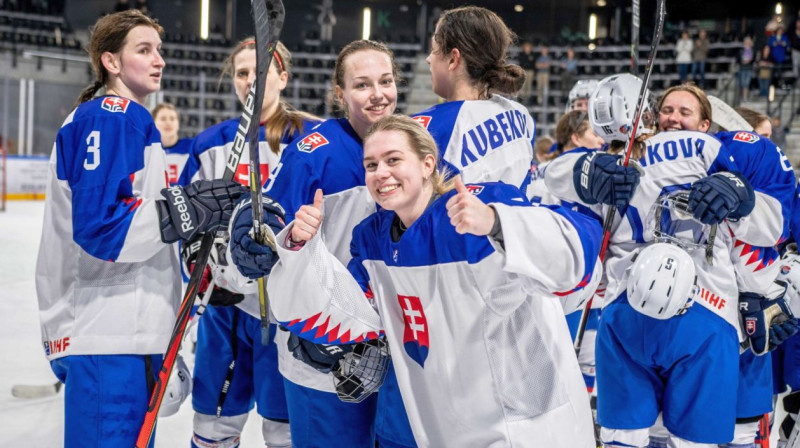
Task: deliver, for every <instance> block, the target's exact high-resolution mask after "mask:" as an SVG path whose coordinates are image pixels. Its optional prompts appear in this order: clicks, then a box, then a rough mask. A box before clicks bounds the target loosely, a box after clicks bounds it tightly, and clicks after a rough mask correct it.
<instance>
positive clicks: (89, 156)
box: [83, 131, 100, 170]
mask: <svg viewBox="0 0 800 448" xmlns="http://www.w3.org/2000/svg"><path fill="white" fill-rule="evenodd" d="M86 145H87V146H88V147H87V148H86V160H84V161H83V168H84V169H87V170H94V169H97V167H98V166H100V131H92V132H91V133H90V134H89V136H88V137H86Z"/></svg>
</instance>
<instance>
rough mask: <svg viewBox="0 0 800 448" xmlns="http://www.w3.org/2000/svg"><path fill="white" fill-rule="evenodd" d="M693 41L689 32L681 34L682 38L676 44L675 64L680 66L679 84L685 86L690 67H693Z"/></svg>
mask: <svg viewBox="0 0 800 448" xmlns="http://www.w3.org/2000/svg"><path fill="white" fill-rule="evenodd" d="M693 46H694V44H693V43H692V39H690V38H689V32H688V31H683V32H681V38H680V39H678V42H676V43H675V63H676V64H677V65H678V83H679V84H683V83H684V82H686V78H688V77H689V67H690V66H691V65H692V47H693Z"/></svg>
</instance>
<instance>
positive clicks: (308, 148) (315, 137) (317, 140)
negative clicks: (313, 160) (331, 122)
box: [297, 132, 328, 153]
mask: <svg viewBox="0 0 800 448" xmlns="http://www.w3.org/2000/svg"><path fill="white" fill-rule="evenodd" d="M327 144H328V139H326V138H325V136H324V135H322V134H320V133H319V132H315V133H313V134H311V135H308V136H307V137H306V138H304V139H303V140H302V141H301V142H300V143H298V144H297V149H299V150H300V151H302V152H308V153H311V152H314V150H316V149H317V148H319V147H320V146H325V145H327Z"/></svg>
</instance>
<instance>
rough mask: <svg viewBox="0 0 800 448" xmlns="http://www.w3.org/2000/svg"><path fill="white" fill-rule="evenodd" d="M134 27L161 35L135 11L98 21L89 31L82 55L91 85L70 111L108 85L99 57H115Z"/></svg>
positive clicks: (146, 19) (162, 32) (158, 30)
mask: <svg viewBox="0 0 800 448" xmlns="http://www.w3.org/2000/svg"><path fill="white" fill-rule="evenodd" d="M137 26H149V27H151V28H153V29H154V30H156V31H157V32H158V35H159V36H163V35H164V28H162V27H161V25H159V24H158V22H156V21H155V20H154V19H152V18H150V17H149V16H147V15H145V14H143V13H142V12H141V11H139V10H138V9H129V10H126V11H121V12H117V13H114V14H109V15H106V16H103V17H101V18H100V19H98V20H97V22H96V23H95V24H94V26H93V27H92V29H91V36H90V37H89V43H88V44H87V45H86V52H87V53H89V61H90V62H91V64H92V71H94V76H95V82H94V83H93V84H91V85H89V86H88V87H86V88H84V89H83V90H82V91H81V93H80V95H78V100H77V101H76V102H75V106H74V107H78V105H80V104H81V103H84V102H86V101H89V100H90V99H92V97H94V95H95V94H96V93H97V91H98V90H100V89H101V88H102V87H103V86H105V85H106V83H107V82H108V80H109V79H108V71H107V70H106V68H105V66H104V65H103V62H102V57H103V53H106V52H108V53H119V52H120V51H122V48H123V47H124V46H125V41H126V40H127V38H128V33H129V32H130V31H131V30H132V29H134V28H136V27H137Z"/></svg>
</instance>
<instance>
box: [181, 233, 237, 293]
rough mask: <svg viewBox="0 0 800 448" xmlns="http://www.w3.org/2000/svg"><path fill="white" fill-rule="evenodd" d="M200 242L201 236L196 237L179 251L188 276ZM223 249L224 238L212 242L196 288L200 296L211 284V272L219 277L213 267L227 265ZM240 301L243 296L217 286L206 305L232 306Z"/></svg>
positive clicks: (192, 268) (198, 250)
mask: <svg viewBox="0 0 800 448" xmlns="http://www.w3.org/2000/svg"><path fill="white" fill-rule="evenodd" d="M202 240H203V235H198V236H196V237H195V238H194V239H193V240H192V241H190V242H188V243H186V244H185V245H184V246H183V249H182V250H181V256H182V257H183V261H184V263H186V266H187V270H188V271H189V273H190V274H191V273H192V271H194V266H195V261H196V260H197V254H198V253H199V252H200V243H201V242H202ZM225 249H226V247H225V238H221V237H217V238H216V239H215V240H214V247H213V248H212V249H211V254H210V255H209V257H208V263H207V264H206V268H205V270H204V271H203V279H202V280H200V287H199V288H197V290H198V292H199V293H200V294H205V292H206V291H207V290H208V285H209V284H210V283H211V275H212V274H211V272H212V271H214V273H215V274H214V275H221V274H220V273H219V272H220V271H219V270H217V269H215V267H216V266H217V265H223V266H227V265H228V263H227V261H225V257H224V254H225ZM217 281H219V280H217ZM242 300H244V295H243V294H239V293H235V292H233V291H230V290H228V289H225V288H222V287H220V286H218V285H214V289H213V290H212V291H211V297H209V299H208V303H209V304H211V305H214V306H233V305H236V304H238V303H240V302H241V301H242Z"/></svg>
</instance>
